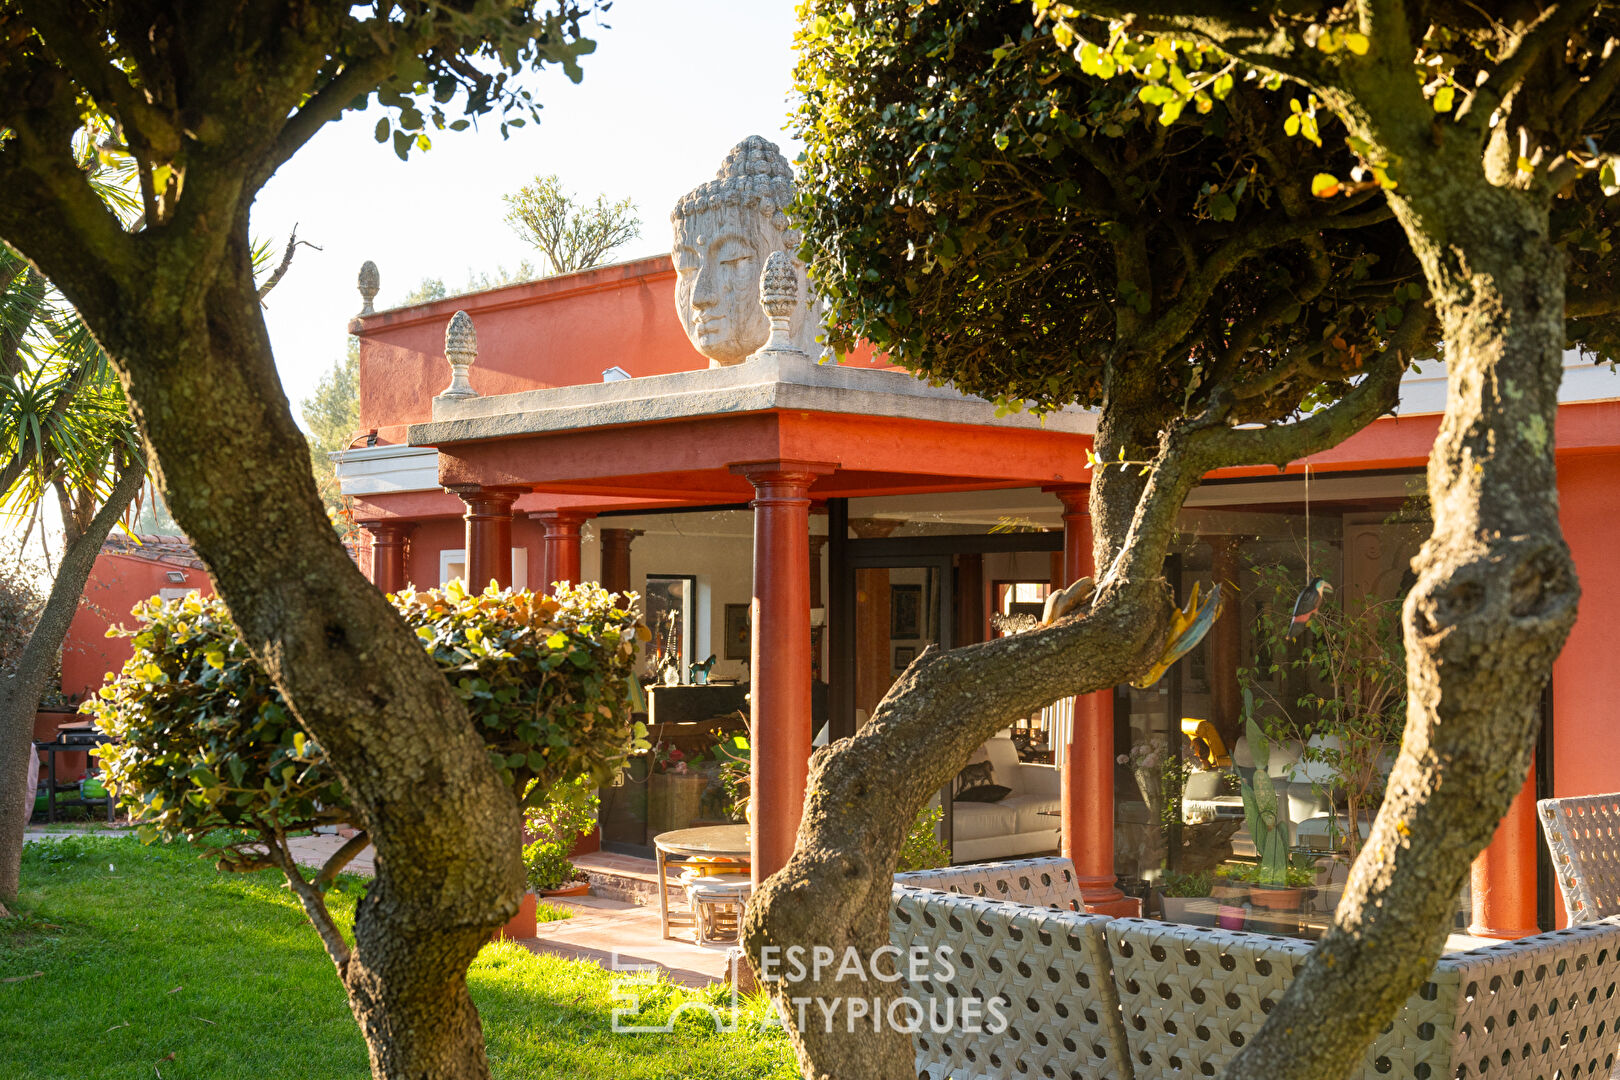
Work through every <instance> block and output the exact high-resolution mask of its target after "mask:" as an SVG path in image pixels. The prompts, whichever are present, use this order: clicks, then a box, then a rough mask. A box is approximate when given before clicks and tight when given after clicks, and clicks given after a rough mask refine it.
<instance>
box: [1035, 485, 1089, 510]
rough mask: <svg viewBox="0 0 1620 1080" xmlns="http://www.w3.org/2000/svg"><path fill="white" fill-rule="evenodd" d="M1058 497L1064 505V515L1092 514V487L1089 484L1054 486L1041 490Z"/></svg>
mask: <svg viewBox="0 0 1620 1080" xmlns="http://www.w3.org/2000/svg"><path fill="white" fill-rule="evenodd" d="M1041 490H1042V491H1046V492H1050V493H1051V494H1053V495H1056V496H1057V497H1058V501H1059V502H1061V503H1063V513H1064V514H1065V515H1068V514H1089V513H1090V512H1091V485H1089V484H1053V485H1051V486H1049V487H1043V488H1041Z"/></svg>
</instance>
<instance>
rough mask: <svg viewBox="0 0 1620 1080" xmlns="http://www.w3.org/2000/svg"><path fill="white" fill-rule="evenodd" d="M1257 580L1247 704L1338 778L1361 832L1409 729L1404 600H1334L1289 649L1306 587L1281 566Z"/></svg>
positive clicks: (1357, 839) (1354, 839)
mask: <svg viewBox="0 0 1620 1080" xmlns="http://www.w3.org/2000/svg"><path fill="white" fill-rule="evenodd" d="M1422 524H1423V525H1427V520H1426V518H1425V519H1424V520H1423V522H1422ZM1421 531H1426V530H1422V529H1420V530H1419V532H1420V533H1421ZM1255 575H1256V577H1257V579H1258V580H1257V582H1256V586H1255V587H1254V589H1253V595H1255V596H1256V597H1258V598H1259V599H1260V602H1261V603H1260V609H1259V618H1258V620H1257V621H1256V625H1255V638H1254V644H1255V653H1256V657H1255V662H1254V664H1253V666H1245V667H1241V668H1239V669H1238V679H1239V681H1240V682H1241V683H1242V685H1243V687H1244V694H1245V695H1246V697H1245V700H1258V701H1260V702H1261V703H1262V704H1264V705H1266V706H1267V709H1266V712H1265V715H1264V716H1263V717H1261V718H1260V722H1261V724H1262V726H1264V727H1265V728H1266V729H1267V731H1268V733H1269V734H1270V735H1271V737H1273V738H1288V739H1296V740H1298V741H1299V743H1300V744H1301V745H1302V746H1303V747H1304V750H1303V756H1302V760H1304V761H1307V762H1320V763H1322V764H1325V765H1327V766H1328V767H1329V768H1330V769H1332V771H1333V773H1334V775H1335V776H1336V777H1337V781H1336V783H1335V785H1334V786H1335V787H1336V788H1337V789H1338V791H1339V792H1341V793H1342V795H1343V797H1344V800H1345V804H1346V810H1347V811H1348V812H1349V816H1350V820H1351V821H1352V822H1359V821H1360V819H1361V817H1362V815H1363V814H1364V813H1365V812H1367V811H1368V810H1370V809H1371V808H1372V806H1373V805H1374V803H1375V802H1376V801H1377V799H1378V798H1380V797H1381V790H1382V787H1383V779H1384V773H1383V759H1384V758H1385V757H1386V755H1388V754H1389V753H1390V752H1391V751H1392V750H1393V749H1394V748H1395V747H1397V746H1398V745H1399V744H1400V739H1401V732H1402V729H1403V728H1404V727H1405V724H1406V646H1405V643H1404V641H1403V640H1402V635H1401V604H1402V602H1403V600H1404V599H1405V597H1404V595H1398V596H1394V597H1390V598H1388V599H1380V598H1379V597H1377V596H1375V595H1373V594H1371V593H1368V594H1365V595H1361V596H1356V597H1348V596H1343V595H1341V593H1340V591H1339V590H1334V591H1332V592H1328V593H1326V594H1325V595H1324V596H1323V597H1322V602H1321V606H1320V607H1319V608H1318V609H1317V612H1316V614H1315V615H1314V616H1313V617H1312V618H1311V621H1310V623H1309V624H1308V625H1307V627H1306V629H1305V630H1304V632H1302V633H1301V634H1300V635H1299V638H1298V639H1297V640H1296V641H1293V642H1290V641H1289V640H1288V637H1287V634H1288V628H1289V626H1290V625H1291V624H1292V622H1293V603H1294V597H1295V595H1296V594H1297V592H1298V589H1299V580H1298V578H1297V577H1296V576H1295V575H1294V573H1293V572H1292V571H1291V570H1290V569H1289V568H1287V567H1284V566H1277V565H1271V566H1261V567H1256V568H1255ZM1279 686H1280V687H1281V689H1278V687H1279ZM1317 736H1321V737H1322V738H1321V739H1319V740H1318V741H1317V744H1316V745H1314V746H1313V745H1311V741H1312V739H1313V738H1315V737H1317ZM1335 820H1337V819H1335ZM1345 839H1346V842H1347V846H1348V851H1347V854H1348V855H1349V857H1350V858H1352V859H1353V858H1354V857H1355V854H1356V852H1358V851H1359V850H1360V847H1361V831H1360V828H1359V827H1357V826H1355V825H1352V827H1351V828H1350V829H1349V830H1348V833H1347V835H1346V838H1345Z"/></svg>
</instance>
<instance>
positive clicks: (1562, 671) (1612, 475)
mask: <svg viewBox="0 0 1620 1080" xmlns="http://www.w3.org/2000/svg"><path fill="white" fill-rule="evenodd" d="M1558 496H1559V517H1560V520H1561V522H1562V524H1563V526H1564V536H1565V537H1566V539H1567V540H1568V541H1569V546H1570V549H1571V551H1573V552H1574V555H1575V567H1576V571H1577V573H1579V574H1580V577H1581V607H1580V615H1579V617H1578V618H1577V619H1576V622H1575V629H1574V630H1573V631H1572V632H1571V633H1570V635H1569V642H1568V643H1567V644H1566V645H1565V646H1564V651H1563V653H1562V654H1561V655H1560V656H1559V657H1558V661H1557V663H1556V664H1555V665H1554V667H1553V723H1554V728H1553V740H1554V741H1553V785H1554V788H1555V790H1556V791H1557V793H1558V794H1559V795H1595V794H1598V793H1601V792H1607V791H1620V749H1617V743H1616V735H1617V733H1620V695H1616V693H1615V690H1614V682H1613V673H1614V669H1615V659H1614V651H1615V650H1614V643H1615V631H1614V620H1615V617H1616V612H1617V611H1620V526H1617V523H1620V453H1611V454H1583V455H1580V456H1574V457H1567V458H1565V459H1563V460H1562V461H1560V462H1559V463H1558Z"/></svg>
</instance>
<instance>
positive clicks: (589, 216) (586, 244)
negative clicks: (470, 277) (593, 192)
mask: <svg viewBox="0 0 1620 1080" xmlns="http://www.w3.org/2000/svg"><path fill="white" fill-rule="evenodd" d="M503 198H504V200H505V202H506V207H507V213H506V223H507V224H508V225H510V226H512V231H513V232H515V233H517V234H518V235H519V236H520V237H522V238H523V239H524V240H526V241H528V242H529V243H531V244H533V245H534V246H535V247H536V248H537V249H538V250H539V252H540V254H541V255H543V256H545V260H546V263H547V265H548V266H549V267H550V272H551V273H553V274H568V273H572V272H573V271H575V270H586V269H589V268H590V267H593V266H597V265H600V264H601V263H603V262H605V261H606V260H607V256H608V255H609V254H610V253H611V252H612V251H613V250H614V249H615V248H618V247H622V246H624V245H625V244H628V243H629V242H630V241H632V240H634V239H636V238H637V237H639V236H640V235H641V219H640V218H639V217H637V216H636V204H635V203H634V202H632V201H631V200H630V199H628V198H624V199H619V200H617V201H614V200H610V199H609V198H608V197H607V196H606V195H598V196H597V197H596V202H595V203H586V202H583V201H578V202H576V201H575V199H574V197H573V196H572V195H570V194H569V193H568V192H567V191H565V190H564V189H563V186H562V180H561V178H560V177H558V176H556V175H552V176H537V177H535V178H534V179H533V180H531V181H530V182H529V183H527V184H525V185H524V186H523V187H521V188H519V189H518V190H517V191H515V192H513V193H512V194H510V195H506V196H503Z"/></svg>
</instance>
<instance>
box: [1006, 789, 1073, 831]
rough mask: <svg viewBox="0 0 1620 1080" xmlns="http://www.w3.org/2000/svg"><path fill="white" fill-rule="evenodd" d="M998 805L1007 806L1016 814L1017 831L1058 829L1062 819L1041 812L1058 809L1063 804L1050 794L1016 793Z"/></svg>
mask: <svg viewBox="0 0 1620 1080" xmlns="http://www.w3.org/2000/svg"><path fill="white" fill-rule="evenodd" d="M998 805H1000V806H1005V807H1007V808H1008V809H1010V810H1011V811H1012V812H1013V813H1014V814H1015V815H1016V820H1017V823H1018V824H1017V831H1018V832H1020V833H1028V832H1040V831H1041V830H1042V829H1056V828H1058V827H1059V822H1060V821H1061V820H1062V819H1061V818H1055V817H1049V816H1047V815H1045V814H1043V813H1041V811H1042V810H1057V809H1058V808H1059V807H1061V806H1062V803H1061V802H1059V801H1058V800H1057V799H1054V798H1052V797H1051V796H1049V795H1014V796H1012V797H1010V798H1006V799H1003V800H1001V802H1000V803H999V804H998Z"/></svg>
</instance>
